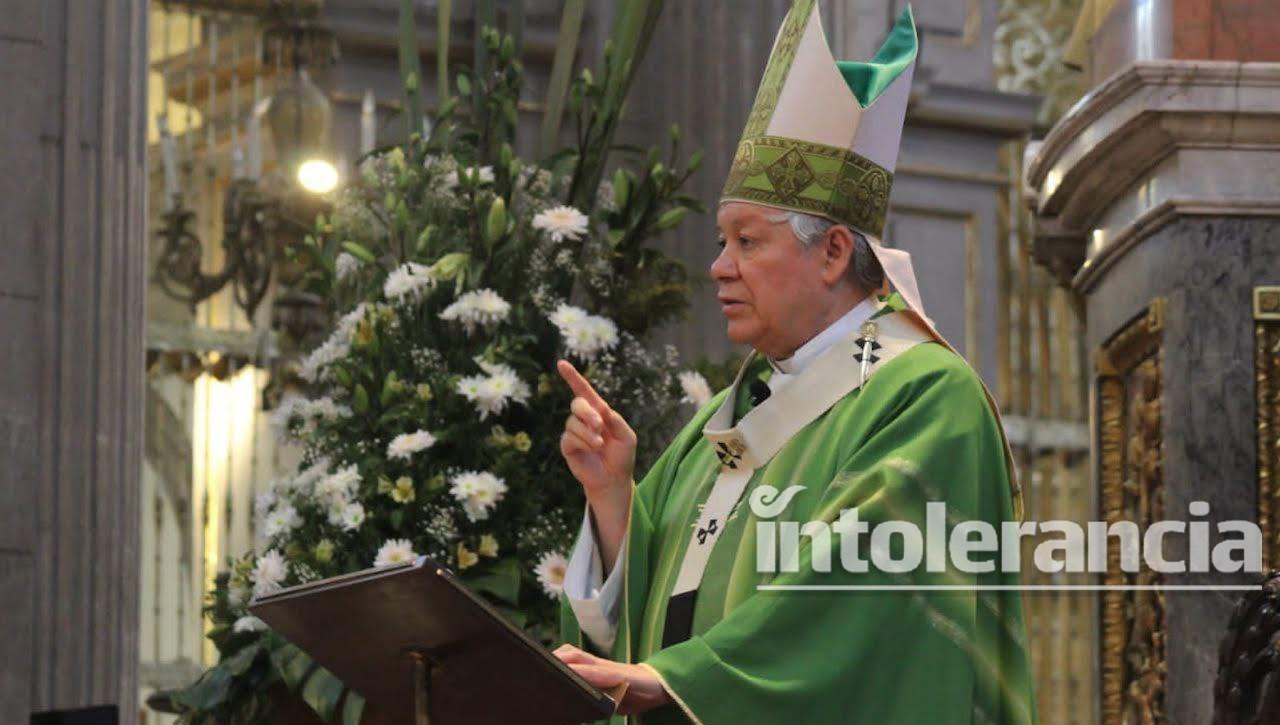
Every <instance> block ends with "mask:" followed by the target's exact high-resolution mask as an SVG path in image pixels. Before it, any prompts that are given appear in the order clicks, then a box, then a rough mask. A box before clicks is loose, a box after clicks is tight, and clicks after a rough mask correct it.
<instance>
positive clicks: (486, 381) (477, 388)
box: [458, 360, 533, 420]
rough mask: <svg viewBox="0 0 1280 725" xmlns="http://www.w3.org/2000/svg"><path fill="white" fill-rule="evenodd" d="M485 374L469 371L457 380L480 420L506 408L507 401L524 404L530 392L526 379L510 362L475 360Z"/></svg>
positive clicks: (459, 390) (460, 391)
mask: <svg viewBox="0 0 1280 725" xmlns="http://www.w3.org/2000/svg"><path fill="white" fill-rule="evenodd" d="M476 362H477V363H478V364H479V365H480V367H481V368H482V369H483V370H484V371H485V372H486V373H488V376H480V375H471V376H467V377H465V378H462V379H461V380H459V381H458V393H459V394H461V395H462V396H463V397H465V398H466V399H467V400H469V401H471V402H472V403H475V406H476V411H477V412H478V413H479V414H480V420H484V419H486V418H488V417H489V416H490V415H498V414H500V413H502V411H504V410H506V408H507V403H510V402H516V403H520V404H522V405H523V404H524V403H526V402H527V401H528V400H529V396H530V395H532V392H533V391H532V390H531V389H530V388H529V385H528V383H526V382H524V381H523V380H521V379H520V376H518V375H517V374H516V371H515V370H513V369H512V368H511V367H510V366H507V365H502V364H498V363H490V362H485V361H484V360H476Z"/></svg>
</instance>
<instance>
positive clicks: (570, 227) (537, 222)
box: [533, 206, 588, 242]
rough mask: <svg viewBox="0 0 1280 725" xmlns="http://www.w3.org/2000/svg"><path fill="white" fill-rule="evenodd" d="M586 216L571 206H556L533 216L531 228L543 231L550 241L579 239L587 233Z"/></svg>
mask: <svg viewBox="0 0 1280 725" xmlns="http://www.w3.org/2000/svg"><path fill="white" fill-rule="evenodd" d="M587 221H588V220H587V216H586V215H585V214H583V213H582V212H580V211H578V210H577V209H575V208H573V207H571V206H557V207H554V208H552V209H547V210H546V211H544V212H542V213H540V214H538V215H537V216H535V217H534V218H533V228H534V229H538V230H540V231H544V232H546V233H547V235H548V236H550V237H551V240H552V241H555V242H563V241H564V240H566V239H571V240H577V239H581V238H582V237H583V235H585V234H586V233H587Z"/></svg>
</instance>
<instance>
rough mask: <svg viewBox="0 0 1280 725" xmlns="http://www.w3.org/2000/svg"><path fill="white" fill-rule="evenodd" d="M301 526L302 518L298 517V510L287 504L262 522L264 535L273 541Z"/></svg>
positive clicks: (268, 515)
mask: <svg viewBox="0 0 1280 725" xmlns="http://www.w3.org/2000/svg"><path fill="white" fill-rule="evenodd" d="M301 525H302V517H301V516H299V515H298V510H297V509H295V508H294V507H293V506H290V505H289V504H287V503H286V504H282V505H281V506H280V507H279V508H277V509H275V510H273V511H272V512H271V513H269V514H267V517H266V519H264V520H263V522H262V534H263V535H264V536H266V537H267V538H268V539H271V538H274V537H276V536H279V535H281V534H287V533H289V532H290V531H293V530H294V529H296V528H298V527H299V526H301Z"/></svg>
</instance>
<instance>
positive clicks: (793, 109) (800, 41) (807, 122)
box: [721, 0, 919, 239]
mask: <svg viewBox="0 0 1280 725" xmlns="http://www.w3.org/2000/svg"><path fill="white" fill-rule="evenodd" d="M918 49H919V44H918V41H917V38H916V25H915V18H914V17H913V16H912V13H911V8H910V7H909V6H908V7H907V8H906V9H905V10H903V11H902V14H901V15H900V16H899V17H898V20H897V22H896V23H894V26H893V29H892V31H891V32H890V33H889V37H888V38H887V39H886V40H885V42H884V45H882V46H881V48H880V50H879V52H877V53H876V54H875V57H874V58H872V59H871V61H870V62H857V61H837V60H836V59H835V57H834V55H832V53H831V49H830V46H829V45H828V44H827V39H826V35H825V33H824V32H823V31H822V24H821V19H820V13H819V9H818V6H817V0H795V2H794V3H793V4H792V6H791V11H790V12H789V13H788V14H787V18H786V20H785V21H784V22H783V26H782V30H781V31H780V32H779V33H778V39H777V41H776V42H775V44H774V48H773V53H772V54H771V55H770V57H769V64H768V65H767V66H766V67H765V72H764V77H763V78H762V79H761V81H760V90H759V91H758V93H757V95H756V102H755V105H754V106H753V107H752V110H751V115H750V117H749V118H748V120H747V126H746V129H745V130H744V131H743V134H742V140H741V142H739V145H738V151H737V154H736V155H735V156H734V161H733V166H732V168H731V169H730V171H729V179H728V181H727V182H726V184H725V188H724V193H723V194H722V195H721V202H725V201H746V202H752V203H756V204H764V205H766V206H771V207H775V208H778V209H786V210H791V211H800V212H805V213H809V214H815V215H818V216H822V217H826V218H828V219H831V220H832V221H834V222H837V223H840V224H845V225H848V226H849V227H851V228H853V229H855V230H857V231H860V232H862V233H864V234H867V235H869V236H872V237H875V238H877V239H878V238H880V237H881V236H882V234H883V232H884V225H885V219H886V218H887V216H888V212H889V191H890V188H891V187H892V185H893V167H894V165H895V163H896V161H897V155H898V145H899V142H900V140H901V137H902V125H903V122H904V121H905V119H906V110H907V100H908V98H909V96H910V85H911V77H912V72H911V71H913V70H914V67H915V62H916V55H917V52H918Z"/></svg>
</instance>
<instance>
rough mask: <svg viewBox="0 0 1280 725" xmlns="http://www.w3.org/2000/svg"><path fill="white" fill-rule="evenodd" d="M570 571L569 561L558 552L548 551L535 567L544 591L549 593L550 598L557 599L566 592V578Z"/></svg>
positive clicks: (535, 572)
mask: <svg viewBox="0 0 1280 725" xmlns="http://www.w3.org/2000/svg"><path fill="white" fill-rule="evenodd" d="M568 569H569V560H568V559H566V558H565V557H564V554H561V553H559V552H556V551H548V552H547V553H545V554H543V555H542V558H541V559H539V560H538V565H537V566H536V567H534V570H533V572H534V574H536V575H537V576H538V583H539V584H541V585H542V590H543V591H545V592H546V593H547V596H548V597H551V598H552V599H555V598H557V597H559V596H560V592H562V591H564V576H565V572H566V571H567V570H568Z"/></svg>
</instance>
